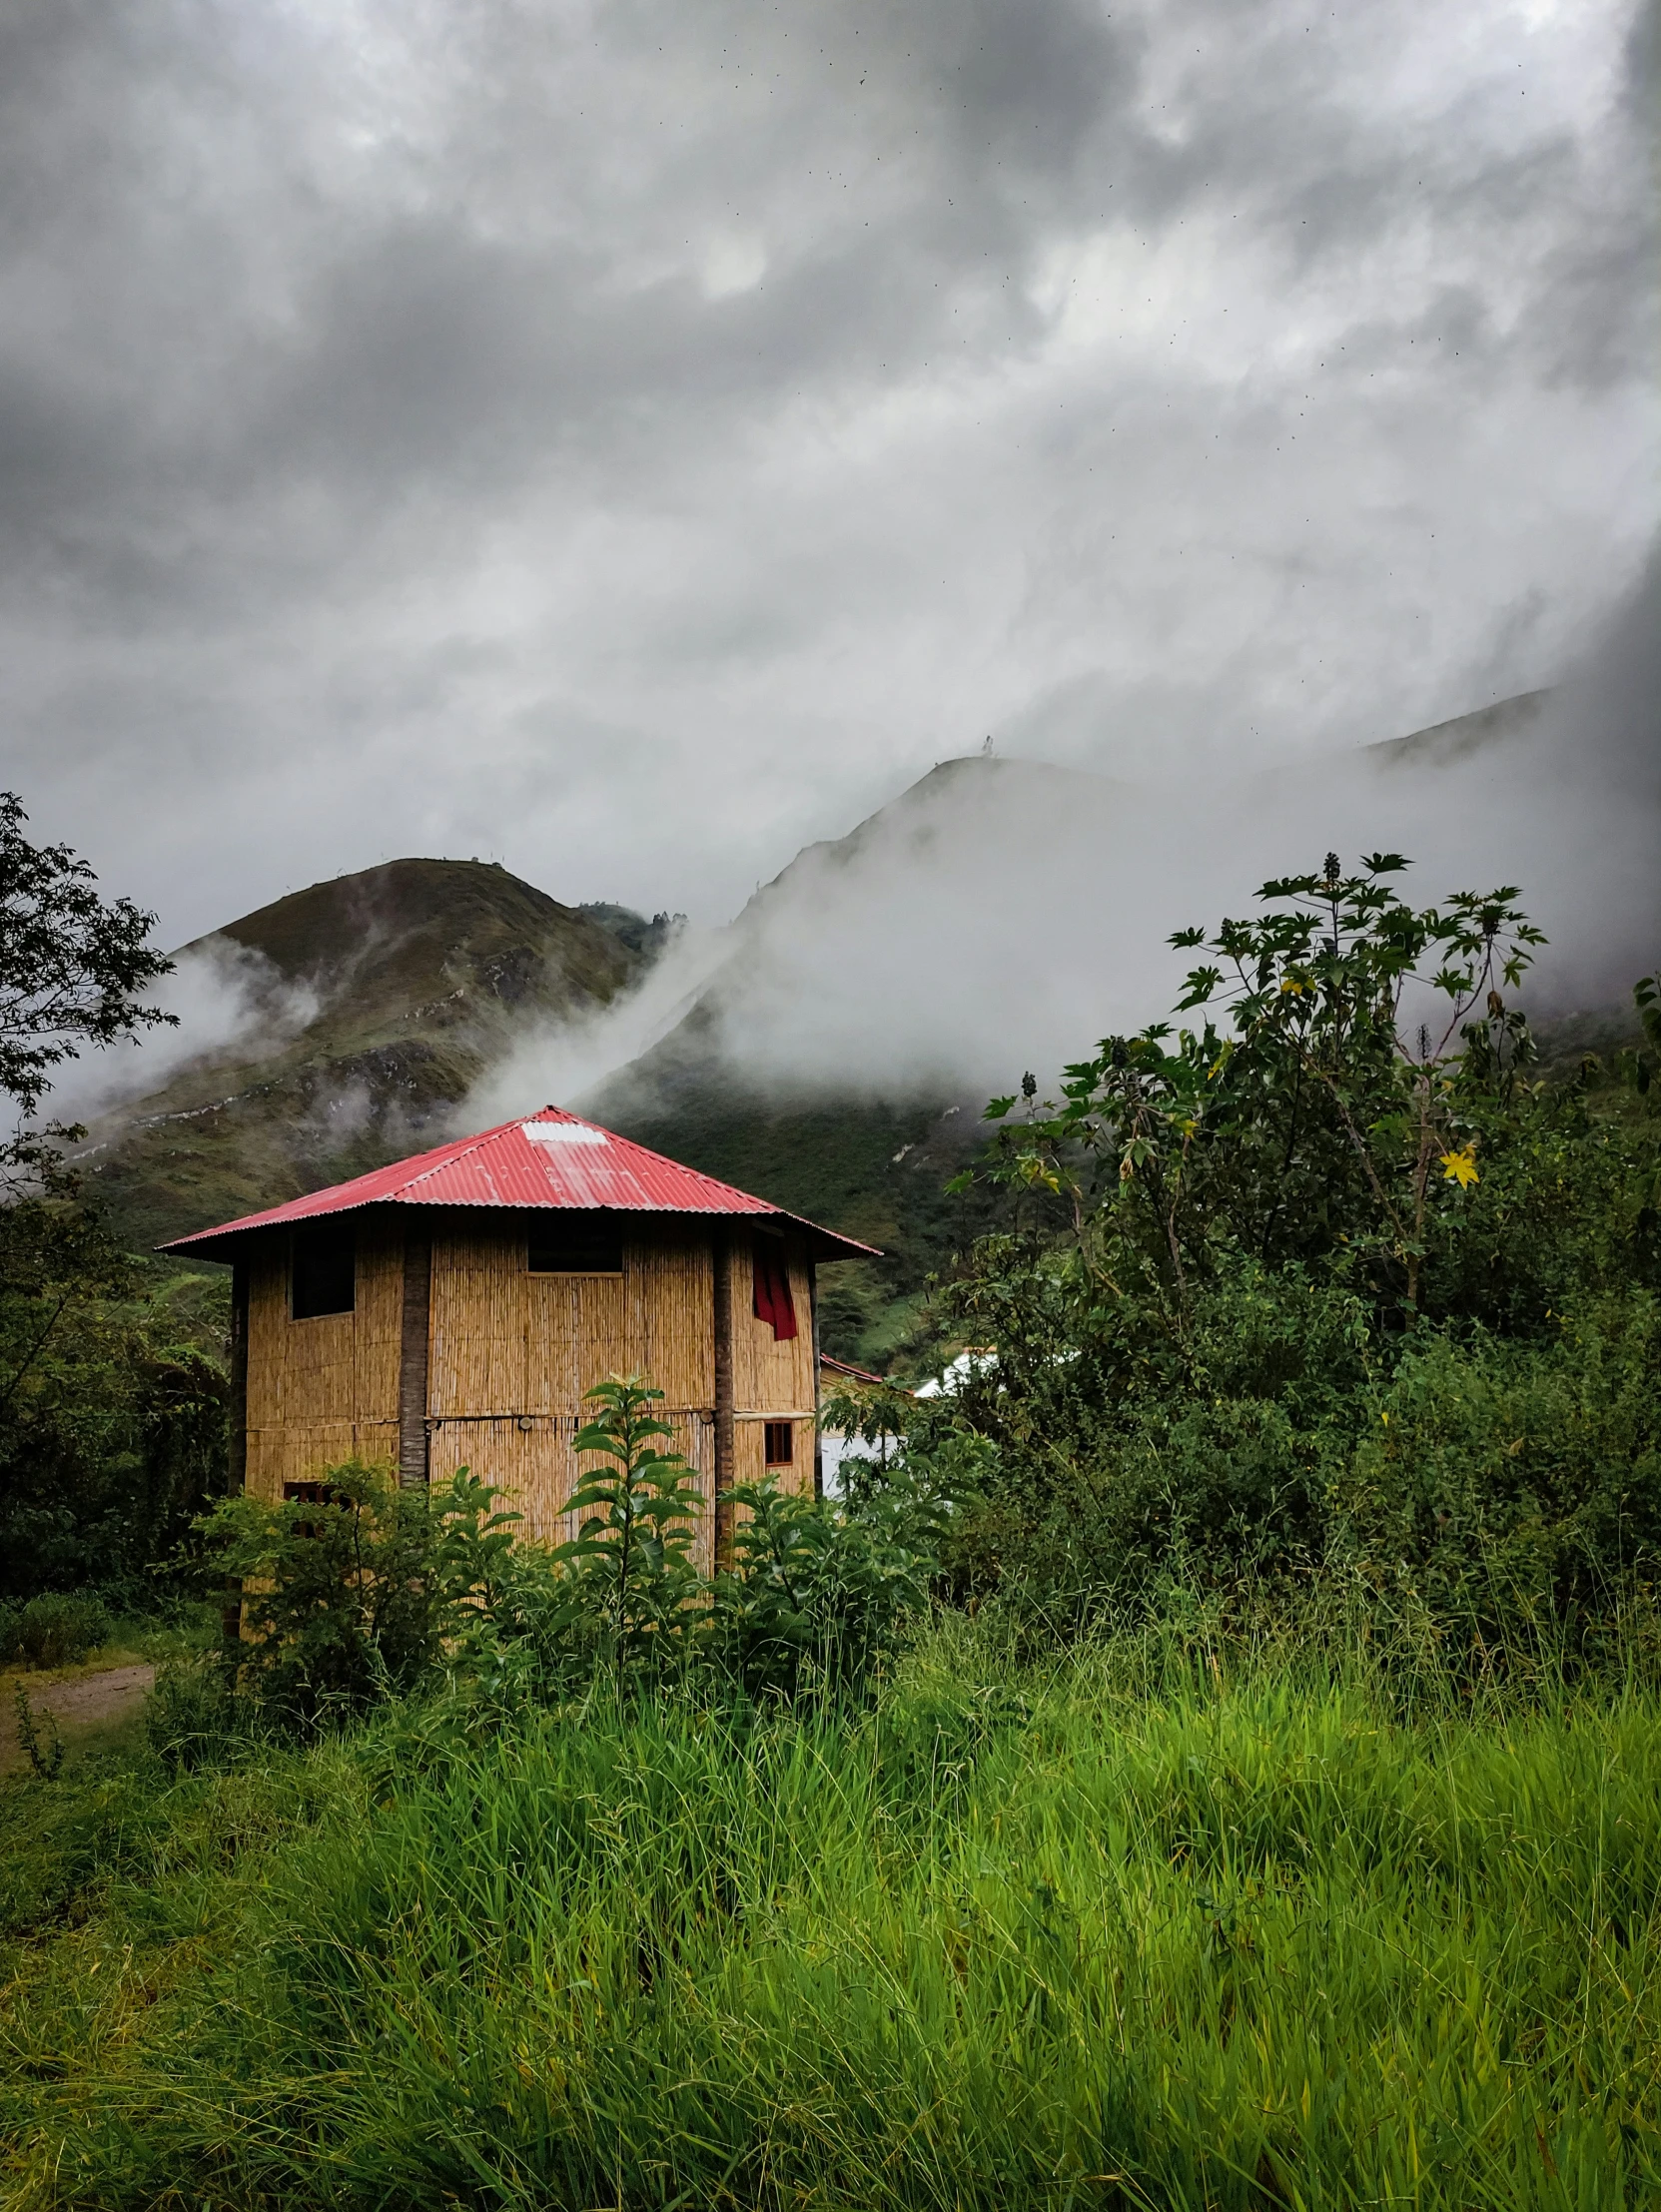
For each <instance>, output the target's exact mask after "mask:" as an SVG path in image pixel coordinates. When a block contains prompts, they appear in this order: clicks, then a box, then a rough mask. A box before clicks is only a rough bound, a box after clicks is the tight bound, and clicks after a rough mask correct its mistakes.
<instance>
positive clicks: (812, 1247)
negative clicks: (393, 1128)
mask: <svg viewBox="0 0 1661 2212" xmlns="http://www.w3.org/2000/svg"><path fill="white" fill-rule="evenodd" d="M161 1249H162V1250H164V1251H168V1252H175V1253H179V1254H181V1255H183V1256H187V1257H190V1258H200V1259H216V1260H227V1261H229V1262H230V1264H231V1267H232V1271H233V1273H232V1282H233V1290H232V1305H233V1316H234V1318H233V1331H232V1346H233V1353H232V1357H233V1372H232V1399H233V1411H232V1480H233V1485H234V1486H235V1487H238V1488H241V1487H244V1486H246V1487H247V1488H248V1489H249V1490H250V1491H252V1492H254V1493H255V1494H256V1495H257V1496H260V1497H264V1498H269V1499H272V1500H277V1499H280V1498H285V1497H304V1496H307V1495H308V1494H310V1486H311V1485H313V1484H315V1483H317V1482H318V1481H319V1479H320V1477H321V1476H322V1474H323V1471H324V1470H325V1469H326V1468H328V1467H329V1466H331V1465H333V1464H336V1463H338V1462H340V1461H342V1460H345V1459H349V1458H351V1457H353V1456H355V1455H356V1456H357V1457H358V1458H360V1459H364V1460H367V1461H371V1462H381V1463H383V1464H386V1465H389V1466H393V1467H396V1468H397V1470H398V1473H399V1478H400V1480H401V1481H403V1482H405V1483H410V1484H414V1483H425V1482H433V1481H438V1482H441V1481H444V1480H447V1478H448V1477H449V1476H450V1475H451V1474H453V1473H454V1472H455V1470H456V1469H457V1468H460V1467H470V1468H471V1470H472V1472H473V1473H474V1474H475V1475H476V1476H478V1477H479V1478H480V1479H481V1480H483V1481H485V1482H488V1483H491V1484H493V1485H494V1486H495V1487H496V1488H498V1489H500V1490H501V1491H503V1492H504V1493H505V1494H506V1502H508V1503H510V1504H511V1505H512V1506H513V1508H514V1509H516V1510H517V1511H518V1512H519V1513H521V1514H522V1515H523V1517H524V1518H523V1522H522V1524H521V1530H520V1533H521V1534H523V1535H525V1536H528V1537H530V1538H533V1539H536V1540H539V1541H542V1542H549V1541H556V1540H558V1539H559V1538H561V1537H563V1536H566V1535H570V1534H574V1533H575V1532H574V1530H572V1529H571V1528H570V1527H569V1526H568V1517H567V1516H566V1515H565V1514H564V1511H563V1508H564V1503H565V1500H566V1499H567V1498H568V1497H569V1496H570V1494H571V1491H572V1490H573V1489H574V1488H575V1486H576V1482H577V1479H578V1472H579V1470H578V1466H577V1462H576V1457H575V1454H574V1453H573V1451H572V1449H571V1439H572V1436H573V1435H574V1433H575V1430H576V1429H577V1427H578V1426H579V1425H580V1424H581V1422H582V1421H583V1419H584V1418H586V1414H585V1411H584V1409H583V1406H582V1395H583V1392H584V1391H585V1390H586V1389H588V1388H589V1387H590V1386H591V1385H592V1384H593V1383H595V1382H598V1381H601V1380H603V1379H604V1378H605V1377H606V1376H607V1375H610V1374H613V1373H639V1374H644V1375H647V1376H649V1377H650V1379H651V1380H652V1381H653V1382H654V1383H655V1384H656V1385H657V1387H658V1388H659V1389H660V1390H662V1392H663V1393H664V1402H663V1408H662V1411H663V1417H664V1418H665V1419H666V1420H667V1421H669V1422H670V1423H671V1424H672V1426H673V1428H674V1432H675V1440H676V1448H677V1449H678V1450H680V1451H681V1452H682V1453H683V1454H684V1455H685V1457H686V1460H687V1462H688V1463H689V1465H690V1466H691V1467H692V1468H693V1469H694V1471H695V1472H696V1473H697V1475H698V1477H699V1480H700V1484H701V1487H702V1488H703V1491H704V1494H705V1496H706V1498H707V1499H708V1500H709V1501H710V1503H711V1504H712V1505H714V1506H716V1507H717V1510H718V1511H719V1505H720V1501H721V1499H722V1498H723V1497H724V1495H725V1494H726V1493H727V1492H729V1491H730V1490H731V1489H732V1487H733V1485H734V1484H735V1483H740V1482H753V1481H759V1480H760V1479H761V1477H762V1476H763V1475H764V1474H765V1473H767V1472H769V1471H770V1472H772V1473H773V1474H774V1475H775V1476H776V1477H777V1478H778V1479H779V1481H780V1482H781V1483H782V1484H784V1485H785V1486H787V1487H790V1488H793V1489H801V1488H805V1487H809V1486H814V1485H815V1484H816V1458H817V1453H816V1445H817V1434H816V1430H817V1415H818V1388H817V1383H818V1360H817V1336H818V1331H817V1325H816V1294H815V1279H816V1270H817V1267H818V1265H819V1264H820V1263H821V1262H823V1261H829V1260H837V1259H852V1258H863V1257H866V1256H868V1255H869V1253H870V1247H869V1246H868V1245H864V1244H856V1243H854V1242H853V1241H852V1240H851V1239H850V1238H848V1237H845V1236H838V1235H836V1234H835V1233H834V1232H833V1231H831V1230H829V1229H823V1228H819V1227H817V1226H816V1225H815V1224H814V1223H813V1222H811V1221H804V1220H800V1219H798V1218H797V1216H796V1215H794V1214H790V1213H786V1212H784V1211H783V1210H782V1209H781V1208H779V1207H777V1206H773V1205H769V1204H768V1203H767V1202H766V1200H765V1199H762V1198H755V1197H751V1196H749V1195H748V1194H747V1193H746V1192H745V1191H742V1190H736V1189H734V1188H733V1187H732V1186H731V1185H730V1184H727V1183H723V1182H717V1181H716V1180H715V1179H714V1178H713V1177H712V1176H709V1175H703V1174H699V1173H697V1172H696V1171H695V1170H694V1169H692V1168H689V1167H682V1166H679V1165H677V1163H676V1162H675V1161H673V1160H670V1159H665V1158H664V1157H663V1156H662V1155H661V1154H660V1153H657V1152H650V1151H647V1150H646V1149H645V1147H644V1146H643V1145H639V1144H633V1143H630V1142H629V1141H628V1139H627V1138H626V1137H621V1136H617V1135H614V1134H613V1133H612V1132H611V1131H610V1130H609V1129H603V1128H600V1127H599V1126H597V1124H595V1123H594V1122H591V1121H583V1120H580V1119H578V1118H577V1116H576V1115H575V1114H571V1113H564V1112H561V1111H560V1110H559V1109H558V1108H557V1107H554V1106H549V1107H547V1108H546V1109H545V1110H544V1111H542V1112H540V1113H533V1114H530V1115H528V1116H527V1117H526V1118H525V1119H523V1120H519V1121H509V1122H505V1123H504V1124H503V1125H502V1126H501V1127H499V1128H494V1129H486V1130H485V1131H484V1132H483V1133H482V1134H481V1135H478V1136H468V1137H460V1138H457V1139H456V1140H455V1141H454V1142H453V1143H449V1144H440V1145H439V1146H438V1147H437V1148H436V1150H434V1151H429V1152H422V1153H419V1154H417V1155H416V1156H415V1157H414V1158H412V1159H405V1160H400V1161H398V1162H397V1163H396V1164H395V1165H393V1166H391V1167H382V1168H378V1169H377V1170H376V1171H375V1172H374V1173H373V1174H368V1175H360V1176H358V1177H357V1178H356V1179H355V1180H353V1181H351V1182H344V1183H338V1184H336V1185H335V1186H334V1187H333V1188H331V1189H328V1190H319V1191H315V1192H313V1193H312V1195H311V1196H309V1197H304V1198H296V1199H293V1200H291V1201H290V1202H289V1203H288V1204H286V1205H279V1206H273V1207H271V1208H270V1209H269V1210H268V1211H266V1212H263V1213H253V1214H249V1215H247V1216H246V1217H245V1218H243V1219H241V1220H237V1221H228V1222H226V1223H225V1224H224V1225H223V1226H222V1227H220V1228H214V1229H204V1230H202V1231H200V1232H199V1233H198V1234H196V1235H194V1236H183V1237H179V1238H177V1239H176V1240H175V1241H174V1242H173V1243H170V1244H166V1245H163V1246H162V1247H161ZM716 1519H717V1515H716V1514H713V1513H712V1514H708V1515H706V1516H705V1518H704V1522H703V1525H702V1527H701V1528H700V1531H699V1534H698V1538H697V1543H696V1548H695V1556H697V1557H699V1558H700V1560H701V1563H702V1565H703V1566H704V1567H705V1569H706V1570H707V1569H708V1567H709V1566H710V1564H711V1562H712V1558H713V1546H714V1543H715V1540H716V1526H715V1523H716ZM720 1521H721V1525H722V1533H723V1536H724V1533H725V1526H726V1516H725V1514H720Z"/></svg>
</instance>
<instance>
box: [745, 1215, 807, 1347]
mask: <svg viewBox="0 0 1661 2212" xmlns="http://www.w3.org/2000/svg"><path fill="white" fill-rule="evenodd" d="M755 1317H756V1319H757V1320H758V1321H771V1323H772V1324H773V1334H774V1336H775V1337H778V1338H781V1339H782V1338H784V1337H786V1336H797V1335H799V1334H800V1333H801V1332H800V1331H799V1330H798V1328H797V1326H796V1301H795V1299H794V1298H793V1297H792V1296H791V1295H790V1270H789V1268H788V1267H786V1265H785V1264H784V1245H783V1243H782V1242H781V1241H780V1239H779V1238H778V1237H776V1236H758V1237H757V1238H756V1240H755Z"/></svg>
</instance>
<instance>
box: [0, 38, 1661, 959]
mask: <svg viewBox="0 0 1661 2212" xmlns="http://www.w3.org/2000/svg"><path fill="white" fill-rule="evenodd" d="M1655 46H1656V40H1655V34H1654V17H1653V14H1651V15H1650V16H1648V17H1647V18H1646V17H1644V16H1643V15H1642V14H1641V12H1640V11H1639V10H1638V9H1636V8H1635V7H1634V6H1632V5H1630V4H1629V0H1526V4H1521V0H1518V4H1502V0H1459V4H1458V5H1456V6H1449V5H1448V4H1447V0H1365V4H1364V5H1348V6H1345V7H1343V8H1341V9H1319V10H1315V9H1311V8H1308V7H1304V6H1296V7H1293V6H1289V5H1283V4H1280V0H1262V4H1252V0H1167V4H1161V5H1142V4H1135V0H1133V4H1130V5H1127V4H1125V0H1112V4H1111V5H1101V4H1097V0H882V4H880V5H876V4H867V0H837V4H832V5H816V4H814V0H796V4H794V5H788V6H782V7H763V6H760V5H748V6H722V5H721V4H719V0H697V4H696V5H693V6H690V7H689V6H684V5H678V6H677V5H670V4H668V0H658V5H656V6H649V5H645V4H642V0H636V4H632V5H605V4H597V5H595V4H583V0H519V4H517V5H514V4H509V0H396V4H395V0H363V4H357V5H355V4H352V0H288V4H277V0H222V4H215V0H123V5H121V6H119V7H111V6H109V5H108V4H107V0H8V5H7V6H6V7H5V8H4V10H3V11H0V267H3V271H4V276H3V283H4V295H3V299H4V307H3V314H0V574H3V599H0V625H3V628H0V728H3V730H4V753H5V763H6V765H5V771H4V774H5V780H6V781H7V782H12V783H15V784H16V785H17V787H18V788H19V789H20V790H21V791H22V793H23V795H24V798H25V803H26V804H27V805H28V806H29V807H30V809H31V811H32V814H33V817H34V821H35V826H36V829H37V831H38V832H40V833H43V834H49V835H51V836H54V837H64V838H68V839H69V840H71V841H72V842H73V843H75V844H76V845H78V846H80V847H81V848H82V849H83V850H84V851H86V853H87V854H88V855H89V857H90V858H91V859H92V860H93V862H94V864H95V865H96V867H97V868H98V869H99V871H100V873H101V875H102V876H103V878H104V880H105V882H106V884H107V886H108V887H109V888H111V889H114V890H122V891H127V892H130V893H132V894H133V895H134V896H136V897H138V898H140V899H141V900H143V901H144V902H145V903H147V904H149V905H153V906H155V907H156V908H158V909H159V910H160V912H161V917H162V928H163V934H164V936H165V937H166V938H167V939H168V941H169V942H178V941H179V940H181V939H183V938H185V937H188V936H191V935H193V934H195V933H197V932H199V931H201V930H204V929H207V928H210V927H212V926H213V925H214V924H215V923H217V922H219V921H223V920H227V919H229V918H231V917H232V916H234V915H236V914H238V913H240V912H243V911H245V910H246V909H248V908H250V907H252V906H255V905H257V904H259V903H261V902H263V901H264V900H265V899H268V898H271V897H274V896H277V895H279V894H281V893H282V892H283V891H284V890H285V889H289V888H297V887H298V886H300V885H302V884H304V883H307V882H309V881H312V880H313V879H315V878H317V877H319V876H323V875H331V874H334V873H335V872H336V871H338V870H341V869H350V868H357V867H362V866H365V865H368V864H369V863H371V862H373V861H376V860H378V859H381V858H385V857H391V856H393V855H395V854H398V853H405V852H421V853H447V854H451V855H461V856H467V855H471V854H477V855H478V856H479V857H481V858H485V857H490V858H500V859H501V860H503V861H504V862H505V863H506V864H507V865H508V866H509V867H511V868H513V869H515V870H516V871H517V872H519V873H520V874H522V875H524V876H527V877H529V878H530V879H531V880H532V881H534V882H536V883H539V884H541V885H542V886H543V887H544V888H546V889H548V890H549V891H551V892H553V893H554V894H555V895H556V896H557V897H560V898H564V899H567V900H577V899H591V898H597V897H602V896H613V897H620V898H624V899H627V900H629V901H631V902H632V903H635V904H637V905H640V906H643V907H645V908H647V909H653V908H657V907H671V908H684V909H687V910H689V911H690V912H691V913H692V914H693V915H694V916H695V917H697V918H698V919H700V920H704V921H710V922H714V921H720V920H723V919H724V918H725V917H726V916H727V915H729V914H731V913H732V912H733V911H734V910H735V909H736V908H737V907H738V906H739V905H741V904H742V902H743V900H744V898H745V897H746V896H747V895H748V894H749V892H750V891H751V889H752V888H753V885H754V882H755V880H756V878H757V877H760V876H771V875H772V874H774V873H775V872H776V871H777V869H778V868H779V867H781V866H782V865H783V863H784V862H785V861H786V860H788V859H789V857H790V855H791V854H792V853H793V852H794V851H795V849H796V848H797V847H798V846H799V845H800V844H801V843H803V842H804V841H805V840H807V839H809V838H813V837H820V836H826V835H836V834H839V833H840V832H841V831H842V830H844V829H845V828H847V827H848V826H849V825H850V824H851V823H852V822H853V821H854V820H856V819H857V818H858V817H859V816H860V815H862V814H864V813H866V812H868V811H869V809H870V808H871V806H872V805H874V804H875V803H877V802H878V801H880V800H881V799H882V798H883V797H884V796H886V795H887V794H889V793H890V792H893V791H895V790H897V789H899V788H900V787H901V786H902V785H904V784H906V783H908V782H909V781H911V780H912V778H913V777H914V776H915V775H917V774H918V773H920V772H921V771H923V770H925V769H927V768H928V767H929V766H930V764H931V763H932V762H933V761H934V760H936V759H937V758H940V757H942V756H945V755H949V754H954V753H960V752H964V751H969V750H973V749H976V748H978V747H979V745H980V743H981V741H982V739H983V738H984V737H985V736H986V735H988V734H989V733H990V734H992V735H993V736H994V737H995V739H996V742H997V744H998V747H999V749H1000V750H1002V751H1005V752H1008V753H1011V754H1019V755H1026V756H1029V757H1033V758H1038V759H1047V760H1053V761H1057V762H1060V763H1064V764H1070V765H1075V766H1082V767H1091V768H1098V769H1107V770H1110V771H1113V772H1116V773H1121V774H1123V773H1126V772H1132V773H1149V772H1156V773H1160V774H1162V775H1165V776H1179V777H1181V776H1186V775H1195V776H1200V777H1206V778H1208V779H1210V778H1213V777H1215V775H1216V773H1217V772H1218V769H1219V768H1220V766H1221V765H1222V764H1224V763H1225V762H1227V763H1230V764H1244V763H1246V762H1249V761H1251V760H1254V759H1257V758H1269V757H1275V758H1284V757H1286V756H1288V755H1295V754H1297V753H1299V752H1301V751H1307V750H1311V749H1316V748H1320V749H1330V748H1341V747H1344V746H1349V745H1354V744H1356V743H1358V742H1361V741H1363V740H1365V739H1369V738H1377V737H1385V736H1390V735H1394V734H1397V733H1398V732H1400V731H1403V730H1407V729H1410V728H1413V727H1415V726H1418V725H1421V724H1424V723H1427V722H1431V721H1435V720H1438V719H1441V718H1442V717H1445V716H1448V715H1453V714H1456V713H1459V712H1461V711H1464V710H1465V709H1468V708H1470V707H1473V706H1476V705H1479V704H1482V703H1485V702H1486V701H1488V700H1491V699H1493V698H1495V697H1499V696H1503V695H1504V694H1506V693H1509V692H1513V691H1516V690H1519V689H1522V688H1524V687H1527V686H1530V685H1533V684H1537V683H1539V682H1541V681H1545V680H1549V679H1550V678H1551V677H1553V676H1554V675H1555V674H1556V673H1557V672H1558V670H1559V669H1560V668H1562V667H1563V666H1564V665H1566V663H1567V661H1568V659H1569V658H1570V656H1571V655H1572V653H1573V652H1574V650H1575V649H1576V647H1577V645H1578V644H1579V643H1580V642H1581V640H1582V639H1583V638H1584V637H1585V636H1586V635H1587V634H1588V631H1589V629H1590V628H1591V626H1592V625H1593V624H1595V622H1596V621H1597V620H1598V619H1599V618H1600V617H1601V616H1602V615H1603V614H1604V613H1605V611H1606V610H1607V609H1608V608H1609V607H1610V606H1611V605H1613V604H1614V603H1615V601H1616V600H1617V599H1618V598H1619V596H1620V595H1621V594H1622V592H1623V591H1625V590H1626V589H1627V588H1628V587H1629V586H1630V584H1631V581H1632V579H1633V577H1634V576H1635V575H1636V573H1637V571H1638V569H1639V567H1640V564H1641V562H1642V559H1643V556H1644V552H1645V548H1646V546H1647V545H1648V543H1649V542H1650V540H1651V538H1652V536H1653V534H1654V531H1655V528H1656V522H1657V486H1656V473H1655V461H1656V457H1657V454H1656V447H1657V429H1658V420H1657V403H1656V393H1655V382H1654V365H1655V351H1654V348H1655V313H1654V309H1655V301H1654V291H1653V269H1654V262H1653V252H1654V239H1653V232H1652V229H1651V205H1650V202H1651V193H1652V183H1651V179H1652V171H1651V168H1650V155H1651V149H1650V147H1649V145H1648V144H1647V143H1646V137H1647V134H1648V133H1649V131H1650V129H1651V118H1652V115H1653V99H1654V90H1653V68H1654V54H1655ZM1646 79H1648V80H1650V81H1649V82H1648V83H1647V84H1646Z"/></svg>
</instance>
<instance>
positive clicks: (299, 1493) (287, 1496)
mask: <svg viewBox="0 0 1661 2212" xmlns="http://www.w3.org/2000/svg"><path fill="white" fill-rule="evenodd" d="M339 1495H340V1494H339V1492H338V1491H337V1490H336V1489H335V1488H334V1486H333V1484H331V1483H327V1482H286V1483H285V1484H284V1485H283V1503H284V1504H285V1505H335V1504H337V1503H338V1502H339ZM295 1533H296V1534H297V1535H299V1536H313V1537H315V1536H316V1535H317V1534H318V1524H317V1522H316V1521H297V1522H296V1523H295Z"/></svg>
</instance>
